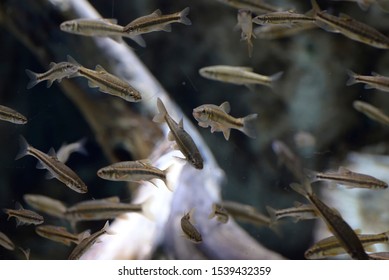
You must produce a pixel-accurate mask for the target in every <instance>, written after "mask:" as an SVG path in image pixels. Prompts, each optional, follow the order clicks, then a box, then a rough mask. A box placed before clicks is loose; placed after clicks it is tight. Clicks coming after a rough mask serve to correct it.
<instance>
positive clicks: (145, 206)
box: [142, 197, 155, 221]
mask: <svg viewBox="0 0 389 280" xmlns="http://www.w3.org/2000/svg"><path fill="white" fill-rule="evenodd" d="M153 201H154V199H153V198H152V197H149V198H148V199H146V200H145V201H144V202H143V203H142V213H143V215H144V216H145V217H146V218H147V219H149V220H151V221H154V220H155V215H154V213H153V212H152V211H151V206H152V205H153Z"/></svg>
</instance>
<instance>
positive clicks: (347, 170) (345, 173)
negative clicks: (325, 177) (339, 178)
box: [338, 166, 353, 175]
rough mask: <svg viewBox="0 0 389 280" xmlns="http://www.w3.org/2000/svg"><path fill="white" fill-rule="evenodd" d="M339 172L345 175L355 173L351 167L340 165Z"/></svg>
mask: <svg viewBox="0 0 389 280" xmlns="http://www.w3.org/2000/svg"><path fill="white" fill-rule="evenodd" d="M338 172H339V173H340V174H344V175H350V174H352V173H353V172H352V171H351V170H350V169H347V168H346V167H344V166H340V167H339V169H338Z"/></svg>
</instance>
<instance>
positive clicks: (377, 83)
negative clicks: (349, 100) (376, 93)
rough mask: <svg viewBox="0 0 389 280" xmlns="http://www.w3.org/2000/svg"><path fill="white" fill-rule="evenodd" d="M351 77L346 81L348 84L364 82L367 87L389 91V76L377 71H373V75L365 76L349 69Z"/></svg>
mask: <svg viewBox="0 0 389 280" xmlns="http://www.w3.org/2000/svg"><path fill="white" fill-rule="evenodd" d="M347 74H348V75H349V79H348V81H347V83H346V85H347V86H351V85H354V84H356V83H364V84H365V89H372V88H375V89H378V90H382V91H386V92H389V77H385V76H382V75H380V74H377V73H376V72H372V73H371V74H372V76H364V75H359V74H356V73H354V72H353V71H351V70H347Z"/></svg>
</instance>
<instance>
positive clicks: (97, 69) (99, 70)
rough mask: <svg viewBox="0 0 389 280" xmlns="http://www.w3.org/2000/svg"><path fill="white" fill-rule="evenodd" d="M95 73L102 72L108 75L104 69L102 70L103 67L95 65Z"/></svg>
mask: <svg viewBox="0 0 389 280" xmlns="http://www.w3.org/2000/svg"><path fill="white" fill-rule="evenodd" d="M95 71H97V72H103V73H108V72H107V70H105V69H104V68H103V66H101V65H100V64H97V65H96V67H95Z"/></svg>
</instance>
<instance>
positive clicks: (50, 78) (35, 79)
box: [26, 62, 78, 89]
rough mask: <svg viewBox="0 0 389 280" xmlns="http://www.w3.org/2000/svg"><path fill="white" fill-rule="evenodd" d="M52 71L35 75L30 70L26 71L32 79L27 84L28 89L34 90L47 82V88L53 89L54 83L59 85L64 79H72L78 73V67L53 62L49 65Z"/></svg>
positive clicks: (66, 63)
mask: <svg viewBox="0 0 389 280" xmlns="http://www.w3.org/2000/svg"><path fill="white" fill-rule="evenodd" d="M49 67H50V69H49V70H47V71H46V72H44V73H35V72H32V71H31V70H29V69H26V74H27V76H28V77H29V78H30V81H29V83H28V84H27V89H31V88H33V87H34V86H35V85H36V84H38V83H40V82H43V81H46V80H47V87H48V88H49V87H51V85H52V84H53V82H54V81H55V80H57V81H58V82H59V83H60V82H61V81H62V79H63V78H71V77H73V76H74V75H75V74H76V73H77V71H78V65H76V64H73V63H70V62H59V63H55V62H51V63H50V64H49Z"/></svg>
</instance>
